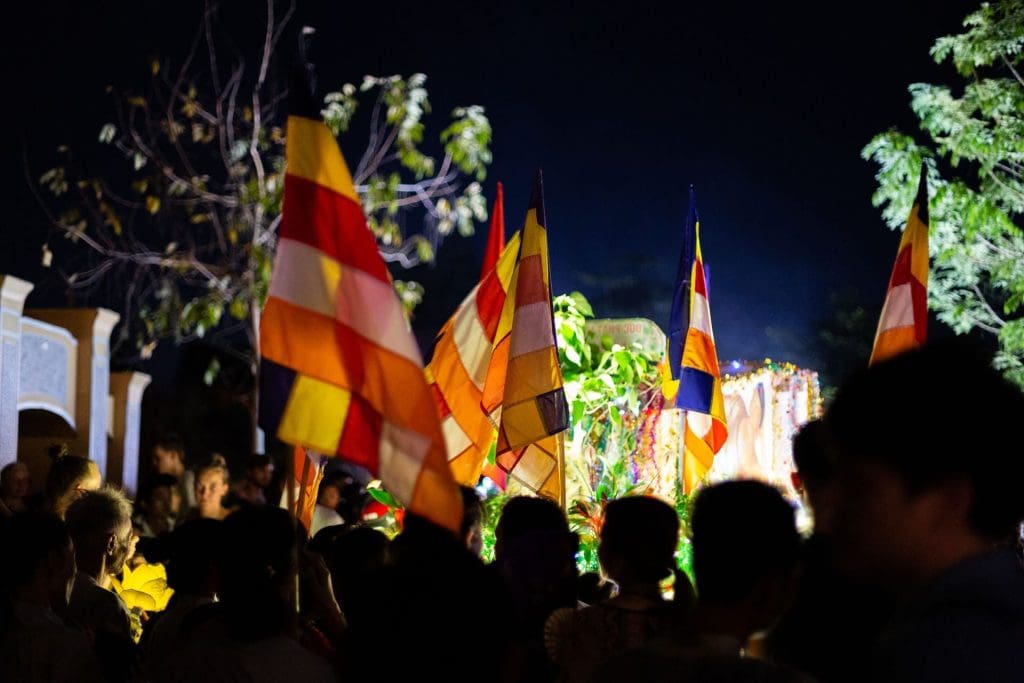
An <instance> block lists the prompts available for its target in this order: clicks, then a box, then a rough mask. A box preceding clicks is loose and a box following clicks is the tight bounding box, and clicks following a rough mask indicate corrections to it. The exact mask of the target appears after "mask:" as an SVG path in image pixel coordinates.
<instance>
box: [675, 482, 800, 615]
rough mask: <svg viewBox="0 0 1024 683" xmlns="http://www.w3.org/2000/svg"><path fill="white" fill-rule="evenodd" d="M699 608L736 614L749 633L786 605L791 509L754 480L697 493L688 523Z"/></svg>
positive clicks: (795, 547)
mask: <svg viewBox="0 0 1024 683" xmlns="http://www.w3.org/2000/svg"><path fill="white" fill-rule="evenodd" d="M691 528H692V532H693V572H694V575H695V578H696V580H697V581H696V582H697V586H696V588H697V595H698V600H699V602H700V603H701V604H705V605H712V606H716V607H720V608H725V609H729V610H733V611H735V612H736V613H737V614H740V615H741V617H742V620H743V621H744V622H745V623H746V624H747V625H748V626H749V632H750V633H753V632H754V631H756V630H758V629H761V628H764V627H766V626H768V625H769V624H771V623H772V622H773V621H774V620H775V619H777V618H778V616H779V615H780V614H781V612H782V610H783V609H784V608H785V606H786V604H787V603H788V600H789V597H790V593H791V590H792V579H793V575H794V571H795V567H796V563H797V559H798V556H799V552H800V536H799V534H798V533H797V530H796V522H795V515H794V510H793V507H792V506H791V505H790V504H789V503H788V502H786V499H785V498H783V497H782V494H781V493H780V492H779V491H778V489H775V488H773V487H771V486H768V485H767V484H763V483H761V482H758V481H728V482H724V483H721V484H716V485H714V486H710V487H708V488H705V489H703V490H702V491H701V492H700V493H699V494H698V495H697V501H696V503H695V504H694V509H693V517H692V520H691Z"/></svg>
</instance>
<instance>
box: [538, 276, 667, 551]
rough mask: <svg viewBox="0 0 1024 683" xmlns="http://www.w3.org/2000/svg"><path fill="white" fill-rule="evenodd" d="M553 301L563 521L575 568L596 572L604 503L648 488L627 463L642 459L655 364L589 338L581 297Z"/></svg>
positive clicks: (639, 352) (655, 387)
mask: <svg viewBox="0 0 1024 683" xmlns="http://www.w3.org/2000/svg"><path fill="white" fill-rule="evenodd" d="M553 303H554V314H555V328H556V334H557V335H558V353H559V362H560V363H561V366H562V375H563V378H564V383H565V393H566V398H567V399H568V402H569V408H570V411H571V415H572V419H571V427H570V433H569V437H570V438H569V440H570V446H569V447H568V448H567V458H566V459H567V461H568V464H567V469H568V471H567V473H566V480H567V488H568V496H567V499H568V500H569V501H570V502H569V506H568V515H569V523H570V525H571V526H572V528H573V529H574V530H575V531H576V532H577V533H578V534H579V535H580V552H579V556H578V561H579V564H580V568H581V569H582V570H585V571H596V570H597V569H598V561H597V546H598V542H599V539H600V534H601V525H602V523H603V521H604V509H605V505H606V504H607V503H608V501H610V500H614V499H616V498H622V497H625V496H632V495H642V494H644V493H646V492H647V491H648V490H649V489H650V482H644V481H641V480H639V478H638V474H637V473H636V471H635V468H634V467H633V463H634V462H635V459H636V457H637V456H638V455H640V454H638V437H639V433H640V427H641V425H642V417H643V413H644V411H646V410H647V409H649V408H652V407H654V405H655V404H656V403H657V402H659V401H660V400H661V393H660V375H659V372H658V363H659V361H660V358H659V357H658V356H657V355H655V354H652V353H649V352H646V351H644V350H643V349H642V348H641V347H640V346H639V345H635V346H634V347H632V348H626V347H623V346H622V345H620V344H616V343H614V342H613V341H612V339H611V338H610V337H608V336H605V337H604V338H601V339H597V340H592V339H588V335H587V332H586V321H587V319H588V318H592V317H593V315H594V313H593V310H592V309H591V307H590V304H589V302H587V300H586V298H585V297H584V296H583V295H582V294H580V293H579V292H573V293H572V294H568V295H561V296H558V297H555V299H554V301H553ZM640 457H643V456H642V455H640Z"/></svg>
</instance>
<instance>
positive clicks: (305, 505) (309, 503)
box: [281, 446, 325, 531]
mask: <svg viewBox="0 0 1024 683" xmlns="http://www.w3.org/2000/svg"><path fill="white" fill-rule="evenodd" d="M324 460H325V458H324V457H323V456H321V455H318V454H317V453H314V452H313V451H308V450H306V449H305V448H303V447H302V446H296V447H295V449H294V452H293V453H292V470H293V472H292V474H293V476H294V480H293V482H294V485H293V487H292V488H293V498H292V500H291V506H290V507H289V501H288V491H287V489H285V491H283V492H282V494H281V498H282V501H281V507H284V508H288V509H289V511H290V512H291V513H292V514H293V515H295V516H296V517H298V518H299V521H300V522H302V524H303V525H304V526H305V527H306V531H310V530H311V529H312V528H313V512H314V510H315V509H316V498H317V495H318V493H319V492H320V482H321V481H323V478H324Z"/></svg>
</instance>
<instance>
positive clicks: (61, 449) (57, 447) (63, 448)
mask: <svg viewBox="0 0 1024 683" xmlns="http://www.w3.org/2000/svg"><path fill="white" fill-rule="evenodd" d="M46 454H47V455H48V456H50V460H52V461H53V462H57V461H58V460H60V459H61V458H63V457H65V456H68V455H70V452H69V451H68V445H67V444H66V443H55V444H50V446H49V448H47V449H46Z"/></svg>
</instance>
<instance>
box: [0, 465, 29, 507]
mask: <svg viewBox="0 0 1024 683" xmlns="http://www.w3.org/2000/svg"><path fill="white" fill-rule="evenodd" d="M29 485H30V480H29V474H28V466H27V465H25V463H23V462H12V463H8V464H6V465H4V468H3V469H2V470H0V496H2V497H4V498H14V499H19V500H20V499H22V498H24V497H25V496H27V495H28V490H29Z"/></svg>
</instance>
